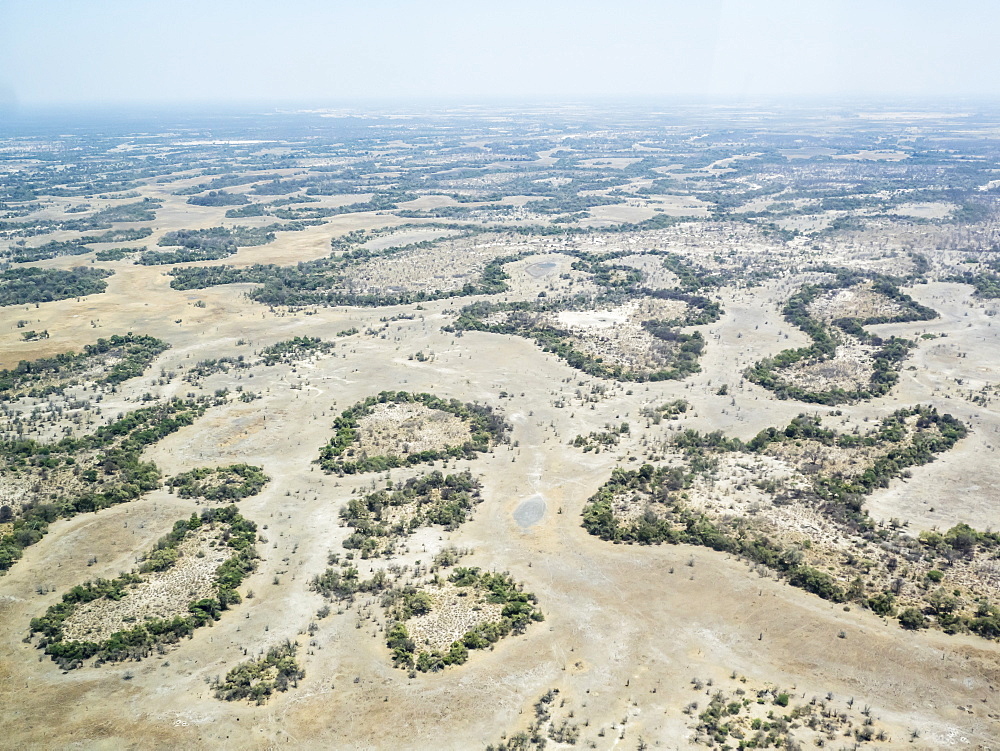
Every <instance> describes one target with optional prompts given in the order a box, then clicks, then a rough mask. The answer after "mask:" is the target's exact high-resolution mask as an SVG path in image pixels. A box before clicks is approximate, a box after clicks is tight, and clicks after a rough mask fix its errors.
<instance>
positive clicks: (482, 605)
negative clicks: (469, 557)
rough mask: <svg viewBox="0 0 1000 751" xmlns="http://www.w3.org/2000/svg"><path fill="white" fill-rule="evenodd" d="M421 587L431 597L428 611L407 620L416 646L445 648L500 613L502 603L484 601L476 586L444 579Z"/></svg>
mask: <svg viewBox="0 0 1000 751" xmlns="http://www.w3.org/2000/svg"><path fill="white" fill-rule="evenodd" d="M421 591H422V592H424V593H426V594H427V595H428V596H429V597H430V599H431V602H432V605H431V611H430V612H429V613H424V614H423V615H415V616H413V617H412V618H409V619H408V620H407V621H406V629H407V631H408V632H409V634H410V637H411V638H412V639H413V641H414V642H415V643H416V645H417V649H423V648H429V649H448V647H450V646H451V644H452V642H454V641H457V640H459V639H461V638H462V637H463V636H464V635H465V634H466V633H468V632H469V631H471V630H472V629H473V628H475V627H476V626H478V625H480V624H483V623H493V622H495V621H499V620H500V617H501V615H502V613H503V606H502V605H498V604H496V603H491V602H489V601H487V599H486V596H485V595H484V593H483V592H482V590H480V589H478V588H476V587H456V586H455V585H454V584H452V583H451V582H449V581H445V582H442V583H441V584H440V585H438V586H434V585H433V584H431V585H428V586H427V587H425V588H423V589H421Z"/></svg>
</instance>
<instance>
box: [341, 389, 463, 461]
mask: <svg viewBox="0 0 1000 751" xmlns="http://www.w3.org/2000/svg"><path fill="white" fill-rule="evenodd" d="M357 433H358V437H357V440H356V443H355V444H353V445H352V447H351V449H353V450H354V451H356V452H360V453H361V454H367V455H368V456H385V455H393V456H406V455H407V454H416V453H420V452H421V451H437V450H440V449H444V448H447V447H448V446H460V445H462V444H463V443H464V442H465V441H467V440H468V439H469V436H470V435H471V434H470V432H469V426H468V424H467V423H466V422H465V421H464V420H462V419H461V418H459V417H456V416H455V415H452V414H449V413H447V412H442V411H441V410H438V409H430V408H428V407H426V406H424V405H423V404H414V403H400V402H386V403H384V404H376V405H375V406H374V407H373V408H372V411H371V413H370V414H367V415H365V416H364V417H361V418H359V419H358V428H357ZM351 449H348V454H350V452H351Z"/></svg>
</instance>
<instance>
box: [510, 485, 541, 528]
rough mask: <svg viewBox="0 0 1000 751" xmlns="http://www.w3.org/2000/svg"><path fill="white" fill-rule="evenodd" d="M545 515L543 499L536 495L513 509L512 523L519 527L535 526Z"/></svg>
mask: <svg viewBox="0 0 1000 751" xmlns="http://www.w3.org/2000/svg"><path fill="white" fill-rule="evenodd" d="M544 515H545V499H544V498H542V496H541V495H540V494H538V493H536V494H535V495H533V496H531V498H527V499H525V500H523V501H521V503H520V504H519V505H518V507H517V508H516V509H514V521H516V522H517V523H518V525H519V526H521V527H530V526H531V525H532V524H537V523H538V522H539V521H541V518H542V517H543V516H544Z"/></svg>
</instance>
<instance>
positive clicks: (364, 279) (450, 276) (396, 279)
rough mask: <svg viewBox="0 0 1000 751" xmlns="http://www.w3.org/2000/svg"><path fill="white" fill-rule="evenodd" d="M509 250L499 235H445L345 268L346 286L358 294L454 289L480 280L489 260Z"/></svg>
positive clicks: (344, 281) (429, 291) (344, 282)
mask: <svg viewBox="0 0 1000 751" xmlns="http://www.w3.org/2000/svg"><path fill="white" fill-rule="evenodd" d="M508 253H509V250H508V246H507V244H506V243H505V242H504V241H503V240H502V239H500V238H498V237H487V236H477V237H475V238H472V239H469V238H462V239H444V240H438V241H436V242H434V243H432V245H431V247H428V248H415V249H413V250H407V251H404V252H401V253H393V254H391V255H387V256H381V257H376V258H372V259H370V260H367V261H363V262H361V263H359V264H358V265H356V266H351V267H349V268H348V269H346V270H345V273H344V278H343V284H344V286H345V289H346V290H347V291H349V292H351V293H353V294H359V295H369V294H374V295H391V294H399V293H417V292H427V293H434V292H451V291H454V290H457V289H461V288H462V287H464V286H465V285H466V284H469V283H475V282H477V281H478V280H479V277H480V276H481V275H482V273H483V270H484V269H485V268H486V266H487V264H489V262H490V261H492V260H494V259H495V258H498V257H500V256H503V255H507V254H508Z"/></svg>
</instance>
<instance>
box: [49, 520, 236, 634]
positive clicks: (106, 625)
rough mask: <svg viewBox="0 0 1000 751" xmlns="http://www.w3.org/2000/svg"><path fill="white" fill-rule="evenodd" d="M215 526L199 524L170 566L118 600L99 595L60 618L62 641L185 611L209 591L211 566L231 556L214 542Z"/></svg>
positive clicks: (211, 588) (116, 630)
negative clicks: (97, 597) (189, 604)
mask: <svg viewBox="0 0 1000 751" xmlns="http://www.w3.org/2000/svg"><path fill="white" fill-rule="evenodd" d="M219 530H220V525H217V524H210V525H203V526H202V527H200V528H199V529H198V530H197V531H196V532H195V533H193V534H191V535H189V536H188V537H187V538H185V539H184V540H183V541H182V542H181V543H180V545H179V546H178V552H179V553H180V557H179V558H178V560H177V562H176V563H174V565H173V566H171V567H170V568H168V569H167V570H166V571H157V572H153V573H151V574H149V575H148V576H147V577H146V578H145V580H144V581H143V582H141V583H139V584H137V585H135V586H133V587H131V588H130V589H129V590H128V593H127V594H126V596H125V597H123V598H121V599H120V600H113V599H108V598H105V597H102V598H99V599H97V600H92V601H91V602H87V603H84V604H82V605H80V606H79V607H77V608H76V609H75V610H74V611H73V613H72V614H71V615H70V616H69V617H68V618H67V619H66V620H65V621H63V624H62V629H63V640H64V641H67V642H69V641H89V642H102V641H104V640H106V639H108V638H109V637H110V636H111V635H112V634H114V633H117V632H118V631H123V630H126V629H129V628H131V627H132V626H133V625H135V624H141V623H143V622H144V621H146V620H150V619H170V618H172V617H173V616H175V615H181V614H186V613H187V609H188V603H190V602H191V601H193V600H200V599H202V598H204V597H209V596H210V595H211V594H212V593H213V591H214V588H215V587H214V576H215V570H216V569H217V568H218V567H219V566H220V565H221V564H222V563H223V562H224V561H225V560H226V559H227V558H229V557H230V555H232V550H231V549H229V548H227V547H226V545H225V543H222V542H219V540H218V536H219V535H218V533H219Z"/></svg>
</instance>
